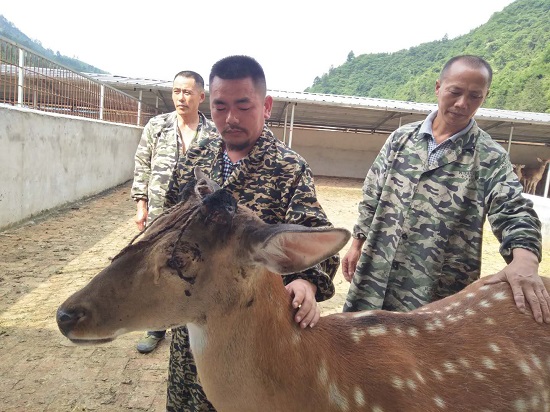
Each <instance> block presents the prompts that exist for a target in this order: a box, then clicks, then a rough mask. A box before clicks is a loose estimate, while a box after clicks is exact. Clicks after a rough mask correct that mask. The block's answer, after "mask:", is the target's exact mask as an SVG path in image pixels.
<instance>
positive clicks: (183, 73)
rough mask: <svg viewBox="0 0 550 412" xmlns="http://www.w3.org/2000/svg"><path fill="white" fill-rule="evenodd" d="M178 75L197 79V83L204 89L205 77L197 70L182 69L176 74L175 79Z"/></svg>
mask: <svg viewBox="0 0 550 412" xmlns="http://www.w3.org/2000/svg"><path fill="white" fill-rule="evenodd" d="M178 77H186V78H193V79H195V84H196V85H197V86H198V87H199V88H200V89H201V90H204V79H203V78H202V76H201V75H200V74H198V73H197V72H194V71H191V70H182V71H181V72H179V73H178V74H176V75H175V76H174V80H176V79H177V78H178Z"/></svg>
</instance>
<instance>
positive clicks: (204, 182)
mask: <svg viewBox="0 0 550 412" xmlns="http://www.w3.org/2000/svg"><path fill="white" fill-rule="evenodd" d="M194 173H195V179H196V180H197V182H196V183H195V193H196V195H197V196H198V197H199V199H204V197H205V196H206V195H210V194H212V193H214V192H215V191H216V190H219V189H221V187H220V186H219V185H218V184H217V183H216V182H214V181H213V180H211V179H210V178H209V177H208V176H206V174H205V173H204V172H203V171H202V170H201V169H200V167H198V166H196V167H195V169H194Z"/></svg>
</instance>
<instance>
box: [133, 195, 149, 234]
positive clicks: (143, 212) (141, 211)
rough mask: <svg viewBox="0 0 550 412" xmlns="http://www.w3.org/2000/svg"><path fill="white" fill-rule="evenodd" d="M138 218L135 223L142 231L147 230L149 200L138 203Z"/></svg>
mask: <svg viewBox="0 0 550 412" xmlns="http://www.w3.org/2000/svg"><path fill="white" fill-rule="evenodd" d="M136 207H137V210H136V217H135V219H134V221H135V222H136V225H137V227H138V229H139V230H140V231H142V230H143V229H145V222H147V200H138V201H137V206H136Z"/></svg>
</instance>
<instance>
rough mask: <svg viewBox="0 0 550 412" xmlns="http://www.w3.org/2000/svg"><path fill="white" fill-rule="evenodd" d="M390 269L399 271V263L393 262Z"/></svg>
mask: <svg viewBox="0 0 550 412" xmlns="http://www.w3.org/2000/svg"><path fill="white" fill-rule="evenodd" d="M391 267H392V268H394V269H395V270H397V269H399V263H397V262H393V263H392V264H391Z"/></svg>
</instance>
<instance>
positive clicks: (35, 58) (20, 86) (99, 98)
mask: <svg viewBox="0 0 550 412" xmlns="http://www.w3.org/2000/svg"><path fill="white" fill-rule="evenodd" d="M0 103H7V104H11V105H14V106H19V107H27V108H31V109H36V110H41V111H45V112H54V113H60V114H67V115H72V116H79V117H86V118H89V119H97V120H104V121H107V122H114V123H124V124H131V125H137V126H144V125H145V124H146V123H147V121H148V120H149V119H150V118H151V117H153V116H155V115H157V114H158V113H159V111H158V109H157V108H155V107H152V106H149V105H146V104H143V103H142V102H140V101H139V99H136V98H135V97H133V96H130V95H129V94H126V93H124V92H122V91H120V90H117V89H115V88H113V87H111V86H109V85H107V84H103V83H101V82H98V81H97V80H94V79H92V78H90V77H88V76H86V75H85V74H83V73H78V72H75V71H73V70H71V69H69V68H68V67H65V66H63V65H61V64H58V63H55V62H53V61H51V60H49V59H48V58H46V57H44V56H41V55H39V54H37V53H36V52H33V51H31V50H29V49H28V48H26V47H24V46H22V45H19V44H17V43H15V42H13V41H11V40H9V39H7V38H5V37H2V36H0Z"/></svg>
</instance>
